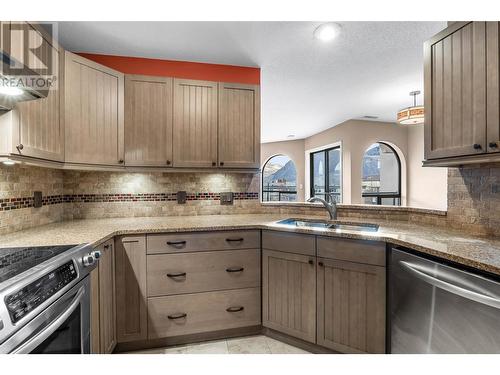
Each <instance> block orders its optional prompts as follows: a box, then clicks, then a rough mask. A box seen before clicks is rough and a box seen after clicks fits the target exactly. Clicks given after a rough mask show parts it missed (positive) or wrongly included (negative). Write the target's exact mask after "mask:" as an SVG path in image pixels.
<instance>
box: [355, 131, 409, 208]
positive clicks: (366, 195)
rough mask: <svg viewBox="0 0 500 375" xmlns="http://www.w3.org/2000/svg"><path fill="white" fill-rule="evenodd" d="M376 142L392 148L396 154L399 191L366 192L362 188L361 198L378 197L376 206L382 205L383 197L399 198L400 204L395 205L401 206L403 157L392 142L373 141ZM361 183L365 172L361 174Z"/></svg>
mask: <svg viewBox="0 0 500 375" xmlns="http://www.w3.org/2000/svg"><path fill="white" fill-rule="evenodd" d="M375 143H378V144H382V145H384V146H386V147H388V148H390V149H391V151H392V153H393V154H394V155H395V156H396V161H397V162H398V191H397V192H393V191H389V192H378V193H374V192H368V193H364V192H363V190H361V198H375V197H376V198H377V204H376V206H381V205H382V199H383V198H393V199H396V198H397V199H399V204H398V205H396V204H394V205H393V206H401V203H402V202H401V158H400V157H399V155H398V152H397V151H396V149H395V148H394V147H392V146H391V145H390V144H388V143H386V142H383V141H378V142H373V143H372V145H373V144H375ZM370 146H371V145H370ZM367 150H368V149H366V150H365V151H364V153H363V157H362V159H361V173H363V171H362V169H363V161H364V159H365V154H366V151H367ZM361 184H363V174H361ZM365 204H369V203H365ZM370 205H372V204H370Z"/></svg>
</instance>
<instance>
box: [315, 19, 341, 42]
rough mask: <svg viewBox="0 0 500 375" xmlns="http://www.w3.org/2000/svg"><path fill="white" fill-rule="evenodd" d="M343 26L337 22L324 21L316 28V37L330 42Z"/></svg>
mask: <svg viewBox="0 0 500 375" xmlns="http://www.w3.org/2000/svg"><path fill="white" fill-rule="evenodd" d="M341 28H342V26H340V25H339V24H338V23H335V22H327V23H323V24H321V25H319V26H318V27H317V28H316V29H315V30H314V37H315V38H316V39H318V40H321V41H322V42H329V41H332V40H333V39H335V38H336V37H337V35H339V34H340V29H341Z"/></svg>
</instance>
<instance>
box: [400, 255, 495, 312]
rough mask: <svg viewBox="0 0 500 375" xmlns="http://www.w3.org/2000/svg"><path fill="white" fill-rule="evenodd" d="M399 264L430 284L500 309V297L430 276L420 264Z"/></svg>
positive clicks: (405, 262) (404, 262) (403, 262)
mask: <svg viewBox="0 0 500 375" xmlns="http://www.w3.org/2000/svg"><path fill="white" fill-rule="evenodd" d="M399 264H400V265H401V266H402V267H403V268H404V269H405V270H407V271H408V272H410V273H411V274H412V275H413V276H415V277H417V278H418V279H420V280H422V281H425V282H426V283H428V284H431V285H433V286H435V287H437V288H440V289H443V290H446V291H447V292H450V293H453V294H456V295H458V296H460V297H463V298H466V299H469V300H472V301H475V302H479V303H482V304H483V305H487V306H491V307H494V308H496V309H500V299H498V298H494V297H490V296H488V295H485V294H482V293H477V292H475V291H473V290H469V289H467V288H463V287H461V286H458V285H454V284H452V283H450V282H447V281H444V280H440V279H438V278H436V277H433V276H430V275H428V274H427V273H425V272H424V271H423V269H422V267H420V266H419V265H416V264H413V263H410V262H407V261H403V260H401V261H399Z"/></svg>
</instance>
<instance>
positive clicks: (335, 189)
mask: <svg viewBox="0 0 500 375" xmlns="http://www.w3.org/2000/svg"><path fill="white" fill-rule="evenodd" d="M310 158H311V159H310V163H311V164H310V170H311V184H310V186H311V191H310V196H311V197H320V198H323V199H325V200H327V201H329V200H330V198H331V199H333V200H335V201H336V202H337V203H340V202H342V185H341V181H342V174H341V172H342V166H341V163H340V147H333V148H329V149H326V150H321V151H316V152H313V153H311V156H310Z"/></svg>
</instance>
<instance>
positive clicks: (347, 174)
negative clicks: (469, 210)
mask: <svg viewBox="0 0 500 375" xmlns="http://www.w3.org/2000/svg"><path fill="white" fill-rule="evenodd" d="M379 141H384V142H386V143H388V144H390V145H391V146H393V147H394V148H395V149H396V151H397V152H398V156H399V157H400V159H401V170H402V175H401V190H402V205H407V206H410V207H421V208H430V209H439V210H446V208H447V170H446V168H430V167H425V168H424V167H422V160H423V158H424V131H423V125H411V126H402V125H398V124H395V123H384V122H374V121H362V120H349V121H346V122H344V123H342V124H339V125H337V126H335V127H332V128H330V129H328V130H325V131H323V132H321V133H318V134H315V135H313V136H311V137H309V138H306V139H304V140H295V141H284V142H273V143H264V144H262V150H261V155H262V157H261V161H262V163H261V164H263V163H264V162H265V161H267V159H268V158H269V157H271V156H273V155H276V154H285V155H288V156H289V157H290V158H291V159H292V160H293V161H294V162H295V166H296V167H297V184H298V186H299V187H300V185H302V189H299V191H298V197H297V199H298V200H299V201H303V200H305V198H307V197H308V191H307V186H308V181H307V180H306V179H305V176H306V175H308V174H307V169H308V163H306V151H307V150H311V149H317V148H321V147H323V146H326V145H331V144H337V143H340V144H341V147H342V184H343V197H342V198H343V203H345V204H350V203H362V198H361V177H362V159H363V155H364V152H365V150H366V149H367V148H368V147H369V146H370V145H371V144H373V143H375V142H379Z"/></svg>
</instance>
